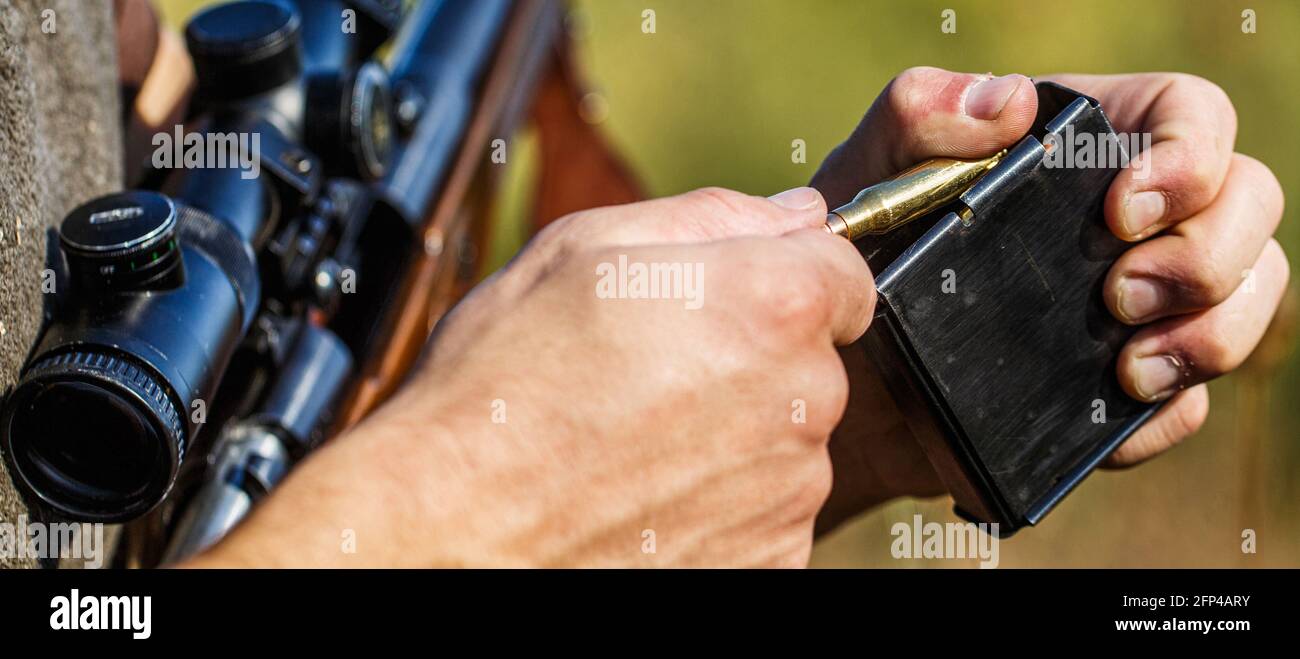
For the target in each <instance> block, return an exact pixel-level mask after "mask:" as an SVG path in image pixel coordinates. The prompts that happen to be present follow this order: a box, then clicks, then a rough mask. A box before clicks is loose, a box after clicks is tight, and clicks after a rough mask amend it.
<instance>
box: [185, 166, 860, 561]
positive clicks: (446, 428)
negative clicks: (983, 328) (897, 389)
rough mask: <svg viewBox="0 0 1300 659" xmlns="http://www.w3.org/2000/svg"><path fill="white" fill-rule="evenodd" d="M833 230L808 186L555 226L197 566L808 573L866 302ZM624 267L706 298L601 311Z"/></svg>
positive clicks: (853, 254) (694, 199)
mask: <svg viewBox="0 0 1300 659" xmlns="http://www.w3.org/2000/svg"><path fill="white" fill-rule="evenodd" d="M825 214H826V204H825V202H824V201H823V200H822V198H821V196H820V195H819V194H818V193H817V192H816V191H815V190H813V189H811V188H799V189H796V190H791V191H789V192H786V193H783V194H781V195H778V196H777V197H774V198H772V199H764V198H761V197H750V196H747V195H743V194H740V193H736V192H730V191H726V190H700V191H696V192H692V193H689V194H686V195H682V196H679V197H674V198H669V199H661V200H656V201H650V202H645V203H640V204H632V205H628V206H619V207H612V208H606V209H599V210H594V211H587V212H582V213H578V214H575V215H572V216H569V217H567V218H564V219H562V220H560V221H559V222H557V223H555V224H553V225H551V226H550V227H548V228H547V229H546V230H545V231H544V232H543V233H542V234H540V235H539V236H538V237H537V238H536V239H535V240H534V241H533V243H532V244H531V245H530V246H529V247H528V248H527V249H526V250H524V251H523V252H522V253H521V254H520V255H519V256H518V257H516V259H515V260H514V261H513V262H512V263H511V264H510V265H509V266H508V267H507V268H506V269H505V270H503V271H502V272H500V273H498V274H497V275H495V276H494V277H493V278H492V279H491V280H489V281H488V282H486V283H484V284H483V285H481V286H479V287H478V288H477V289H476V290H475V291H474V292H473V294H472V295H471V296H470V297H469V298H468V299H466V300H465V301H464V302H463V303H462V304H461V305H459V306H458V307H457V308H456V309H455V310H454V311H453V312H452V314H451V315H450V316H449V317H447V318H446V319H445V320H444V321H443V322H442V323H441V324H440V325H439V329H438V331H437V334H436V335H435V337H434V339H433V340H432V343H431V344H430V346H429V351H428V354H426V355H425V357H424V359H423V361H422V363H421V365H420V366H419V367H418V370H417V372H416V373H415V374H414V375H413V376H412V378H411V380H410V382H409V383H408V384H407V385H406V386H405V387H404V388H403V390H402V391H401V392H399V394H398V395H397V396H396V397H395V398H394V399H393V400H391V401H390V402H389V403H388V404H386V405H385V406H384V407H383V408H381V409H380V410H379V411H377V412H376V414H375V415H373V416H372V417H371V418H369V419H368V420H367V421H365V422H364V423H363V424H362V425H361V426H360V427H358V428H356V429H355V430H353V431H351V432H349V433H348V434H347V435H346V436H344V437H341V438H339V439H338V440H336V441H335V442H333V443H332V444H330V445H329V446H327V447H325V448H324V449H322V450H321V451H320V452H318V453H316V454H315V455H314V456H312V457H311V458H310V459H309V460H307V461H306V462H305V463H304V464H303V465H302V466H301V467H300V468H299V469H297V470H296V471H295V472H294V473H293V474H292V475H291V476H290V477H289V478H288V480H287V481H286V482H285V484H284V485H283V487H282V488H281V489H280V490H279V491H277V492H276V493H275V494H274V495H273V496H272V497H270V498H269V499H268V500H267V501H266V502H264V503H263V504H262V505H261V506H260V507H259V508H258V510H257V511H256V512H255V513H254V514H253V515H252V517H251V518H250V519H249V520H248V521H247V522H246V523H245V524H244V525H243V526H241V527H240V528H239V529H237V530H236V531H235V532H234V533H233V534H232V535H231V537H230V538H228V539H227V540H226V541H225V542H224V543H222V544H221V545H219V546H218V547H216V548H215V549H214V550H212V551H210V552H209V553H208V554H206V555H205V556H203V557H200V558H199V559H198V560H197V561H196V562H195V564H197V565H232V564H234V565H238V564H252V565H268V564H270V565H283V564H294V565H401V566H419V565H425V566H428V565H558V564H566V565H584V566H592V565H681V564H694V565H782V566H796V565H798V566H801V565H805V564H806V563H807V560H808V555H809V552H810V550H811V545H812V529H813V520H814V517H815V516H816V514H817V511H818V510H819V509H820V508H821V506H822V503H823V502H824V501H825V498H826V494H827V492H828V491H829V490H830V485H831V465H830V461H829V459H828V456H827V451H826V442H827V438H828V436H829V434H830V432H831V430H832V429H833V428H834V427H835V425H836V423H838V421H839V419H840V416H841V415H842V414H843V411H844V405H845V399H846V398H847V396H848V391H847V386H848V384H847V382H848V381H847V375H846V373H845V370H844V366H843V364H842V363H841V361H840V359H839V357H838V355H837V354H836V350H835V346H836V345H837V344H839V345H843V344H846V343H849V342H851V341H853V340H854V339H856V338H857V337H858V336H860V335H861V334H862V332H863V331H865V329H866V327H867V323H868V322H869V319H870V318H871V311H872V307H873V304H874V286H873V285H872V279H871V273H870V272H869V271H868V270H867V267H866V264H865V263H864V262H863V260H862V258H861V256H859V254H858V253H857V251H856V250H855V249H854V248H853V247H852V246H851V245H850V244H849V243H848V242H847V241H845V240H843V239H841V238H837V237H834V236H830V235H828V234H826V233H825V232H824V231H822V229H821V226H822V224H823V222H824V219H825ZM621 262H622V263H626V264H628V269H627V272H629V273H630V272H632V271H631V268H632V267H635V266H634V265H632V264H661V265H665V266H667V267H669V268H676V269H677V270H676V271H677V272H679V273H686V272H689V276H693V277H702V279H695V280H694V281H695V282H696V283H697V284H698V286H697V287H695V288H694V289H693V291H694V293H695V294H696V295H695V296H693V297H683V296H681V295H678V296H673V295H672V293H673V292H674V291H673V290H671V289H672V287H666V288H661V289H660V293H661V296H660V297H661V298H662V299H617V297H616V298H615V299H607V297H604V296H603V294H602V293H601V290H602V289H600V288H598V282H600V280H601V278H602V276H607V275H608V274H609V273H610V272H611V270H614V271H616V270H617V269H618V268H619V267H620V266H619V264H620V263H621ZM602 273H605V275H602ZM615 290H617V289H615ZM610 292H613V291H611V290H610V289H605V293H610ZM677 292H679V293H680V292H687V293H689V292H690V291H677ZM349 540H351V542H353V543H354V544H353V546H354V547H355V550H356V553H355V554H351V553H347V549H346V547H347V542H348V541H349Z"/></svg>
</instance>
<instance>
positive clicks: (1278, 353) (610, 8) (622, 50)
mask: <svg viewBox="0 0 1300 659" xmlns="http://www.w3.org/2000/svg"><path fill="white" fill-rule="evenodd" d="M160 4H161V5H162V6H163V9H164V11H165V13H166V16H167V19H168V20H169V21H170V22H172V23H173V24H176V25H179V24H180V23H181V22H182V21H183V20H184V18H185V17H186V16H187V15H188V14H189V12H191V11H192V10H193V9H194V8H196V7H198V6H200V5H202V4H206V3H204V2H199V1H196V0H160ZM1245 8H1250V9H1252V10H1254V11H1255V13H1256V19H1257V32H1256V33H1255V34H1243V32H1242V29H1241V28H1242V21H1243V18H1242V15H1241V14H1242V11H1243V9H1245ZM646 9H653V10H654V11H655V20H656V32H655V33H654V34H643V33H642V31H641V24H642V20H643V18H642V12H643V11H645V10H646ZM944 9H952V10H954V11H955V12H956V20H957V32H956V33H955V34H944V33H942V32H941V30H940V24H941V21H942V20H943V19H942V17H941V12H942V11H943V10H944ZM569 27H570V32H571V34H572V35H573V36H574V38H575V40H576V43H577V47H578V50H579V56H580V60H581V62H582V64H583V65H584V67H585V69H586V72H587V74H588V77H589V82H590V83H591V87H592V89H593V91H594V92H595V93H596V94H598V96H595V97H592V98H593V104H592V106H591V107H592V108H594V109H595V112H594V113H593V114H594V115H595V118H597V119H599V120H600V124H601V129H602V130H604V131H605V132H606V134H607V135H608V136H609V137H610V139H611V140H612V141H613V143H614V144H615V145H616V146H617V148H618V150H619V151H620V153H621V154H622V155H623V156H624V157H625V158H626V159H627V160H628V161H629V162H630V163H631V164H632V166H633V168H634V170H635V171H636V172H637V174H638V175H639V176H640V177H641V179H642V180H643V181H644V183H645V184H646V187H647V189H648V191H649V192H650V193H651V194H652V195H655V196H659V195H667V194H674V193H678V192H681V191H684V190H689V189H692V188H697V187H701V186H705V185H720V186H725V187H730V188H735V189H738V190H743V191H746V192H750V193H754V194H771V193H774V192H778V191H780V190H784V189H787V188H790V187H794V186H797V185H801V184H804V183H806V182H807V181H808V179H809V178H810V177H811V176H812V174H813V172H814V171H815V169H816V167H817V164H818V163H819V162H820V161H821V159H822V157H823V156H825V154H826V153H827V152H828V151H829V150H830V149H831V148H832V147H834V146H835V145H836V144H837V143H838V142H839V141H840V140H842V139H843V138H844V137H845V136H847V134H848V133H849V131H850V130H852V128H853V127H854V125H856V123H857V121H858V120H859V118H860V117H861V115H862V114H863V112H864V111H865V110H866V109H867V107H868V106H869V105H870V104H871V101H872V99H874V98H875V96H876V94H877V93H879V91H880V90H881V89H882V88H883V87H884V86H885V84H886V83H887V82H888V81H889V80H890V78H892V77H893V76H894V75H896V74H897V73H898V72H899V71H902V70H903V69H906V68H908V67H911V66H918V65H930V66H938V67H943V68H947V69H952V70H958V71H972V72H994V73H999V74H1001V73H1008V72H1019V73H1024V74H1027V75H1031V76H1032V75H1035V74H1046V73H1052V72H1060V71H1076V72H1090V73H1123V72H1137V71H1162V70H1167V71H1183V72H1187V73H1193V74H1196V75H1200V76H1202V77H1205V78H1208V79H1209V80H1212V81H1214V82H1216V83H1218V84H1219V85H1220V86H1221V87H1223V88H1224V90H1226V91H1227V92H1228V94H1229V95H1230V96H1231V97H1232V99H1233V101H1234V103H1235V104H1236V108H1237V113H1238V116H1239V129H1238V135H1237V150H1238V151H1241V152H1243V153H1247V154H1250V155H1252V156H1254V157H1256V158H1258V159H1260V160H1262V161H1263V162H1265V163H1267V164H1268V165H1269V166H1270V167H1272V169H1273V171H1274V172H1275V173H1276V174H1277V176H1278V178H1279V179H1280V180H1281V181H1282V184H1283V186H1284V188H1285V189H1286V192H1287V195H1288V197H1289V198H1290V199H1292V200H1298V199H1300V126H1298V125H1297V118H1300V2H1296V1H1295V0H1243V1H1239V2H1219V1H1212V0H1196V1H1189V0H1163V1H1149V2H1132V1H1131V0H1074V1H1070V2H1064V1H1060V0H1034V1H1024V0H998V1H991V0H942V1H938V2H933V1H922V0H907V1H903V0H898V1H888V2H886V1H875V2H872V1H866V2H864V1H861V0H577V1H576V2H574V3H573V5H572V12H571V16H570V21H569ZM795 139H803V140H805V142H806V144H807V149H808V153H807V163H806V164H795V163H792V162H791V158H790V153H791V141H792V140H795ZM513 144H514V147H513V149H512V164H511V166H510V167H511V169H510V172H509V174H508V175H507V177H506V186H505V188H506V189H505V191H504V193H503V199H502V203H501V204H499V210H498V215H499V217H498V218H497V231H496V236H497V240H496V241H495V244H494V245H493V246H492V252H491V259H492V262H493V263H501V262H503V261H504V259H505V258H507V257H508V255H509V254H511V253H513V251H514V250H515V249H517V248H518V247H519V245H520V244H521V243H522V241H523V240H524V238H525V237H524V236H523V228H522V227H523V226H524V223H523V221H522V218H524V217H525V216H526V213H527V209H526V203H525V200H526V199H527V198H528V192H529V190H530V186H531V185H532V180H533V171H532V167H531V152H532V151H533V138H532V136H531V134H530V132H529V131H528V130H524V131H523V132H522V133H521V135H519V136H517V138H516V140H515V141H514V142H513ZM1297 206H1300V204H1297V203H1294V202H1293V204H1292V206H1291V207H1290V208H1289V209H1288V210H1287V213H1286V215H1287V217H1286V219H1285V220H1284V222H1283V225H1282V228H1281V229H1280V231H1279V238H1280V239H1281V241H1282V243H1283V245H1284V246H1286V248H1287V250H1288V254H1289V258H1290V259H1291V263H1292V269H1293V271H1294V270H1296V264H1297V255H1300V226H1298V225H1297V222H1296V219H1297V218H1296V217H1295V216H1296V210H1295V209H1296V207H1297ZM1298 278H1300V277H1298ZM1293 279H1295V278H1293ZM1295 288H1296V285H1295V284H1294V283H1293V284H1292V289H1293V291H1292V298H1291V301H1292V303H1294V297H1295V291H1294V289H1295ZM1295 314H1296V311H1295V305H1294V304H1292V307H1291V311H1290V314H1289V315H1290V317H1292V318H1294V316H1295ZM1279 324H1284V323H1279ZM1284 329H1285V328H1278V327H1275V328H1274V331H1273V333H1272V334H1271V335H1270V337H1268V338H1267V339H1266V345H1265V346H1264V347H1263V348H1262V349H1261V350H1260V351H1258V352H1257V354H1256V356H1255V357H1254V358H1252V361H1251V362H1249V363H1248V364H1247V365H1246V366H1245V367H1243V368H1242V369H1241V370H1240V371H1239V372H1237V373H1235V374H1233V375H1231V376H1229V377H1226V378H1223V379H1221V380H1219V381H1217V382H1215V383H1214V384H1213V385H1212V386H1211V393H1210V396H1211V414H1210V419H1209V421H1208V423H1207V425H1206V427H1205V428H1204V429H1203V430H1202V431H1201V432H1200V433H1199V434H1198V435H1197V436H1195V437H1193V438H1192V439H1190V440H1188V441H1187V442H1186V443H1184V444H1183V445H1182V446H1180V447H1178V448H1177V449H1175V450H1173V451H1172V452H1171V453H1170V454H1168V455H1166V456H1163V457H1161V458H1159V459H1157V460H1154V461H1152V462H1150V463H1147V464H1145V465H1142V466H1140V467H1138V468H1135V469H1131V470H1128V471H1123V472H1101V473H1097V474H1095V475H1093V476H1091V477H1090V478H1089V479H1088V480H1087V481H1086V482H1085V483H1084V484H1083V485H1082V486H1081V487H1080V488H1079V490H1077V491H1076V492H1075V493H1074V494H1072V495H1071V496H1070V497H1068V498H1067V499H1066V500H1065V502H1064V503H1063V504H1062V505H1061V506H1060V507H1059V508H1058V509H1057V510H1055V511H1054V512H1053V513H1052V514H1050V515H1049V516H1048V517H1047V518H1046V520H1044V521H1043V523H1042V524H1041V525H1040V526H1039V527H1037V528H1035V529H1030V530H1027V531H1025V532H1022V533H1021V534H1019V535H1017V536H1016V537H1015V538H1013V539H1011V540H1008V541H1005V542H1003V543H1002V545H1001V565H1002V566H1004V567H1010V566H1137V567H1145V566H1150V567H1156V566H1169V567H1182V566H1224V567H1231V566H1300V405H1297V404H1296V403H1297V402H1300V401H1298V400H1297V399H1298V398H1300V360H1298V358H1297V355H1296V353H1295V352H1294V350H1293V343H1294V335H1293V333H1290V332H1287V331H1284ZM918 512H919V513H921V514H922V515H924V517H925V519H926V521H948V520H954V519H955V518H954V517H953V516H952V514H951V512H950V503H949V502H947V501H943V500H929V501H911V500H906V501H898V502H894V503H892V504H889V505H886V506H883V507H881V508H879V509H876V510H874V511H872V512H870V513H868V514H866V515H864V516H863V517H862V518H860V519H859V520H857V521H855V522H854V523H852V524H849V525H847V526H845V527H843V528H841V529H840V530H839V531H838V532H836V533H834V534H833V535H831V536H830V537H828V538H826V539H824V540H822V541H821V542H819V543H818V545H817V546H816V548H815V550H814V556H813V564H814V565H815V566H887V567H899V566H905V567H921V566H926V567H960V566H969V565H973V564H974V563H975V561H962V560H937V561H927V560H922V559H916V560H901V561H900V560H895V559H893V558H892V557H891V556H890V551H889V547H890V542H891V540H892V539H893V536H891V535H890V533H889V529H890V527H891V526H892V525H893V524H894V523H895V522H898V521H907V522H910V521H911V519H912V515H913V514H915V513H918ZM1244 529H1252V530H1254V531H1255V533H1256V537H1257V553H1255V554H1246V553H1243V552H1242V550H1241V545H1242V533H1243V530H1244Z"/></svg>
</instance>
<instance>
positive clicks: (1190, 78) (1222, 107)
mask: <svg viewBox="0 0 1300 659" xmlns="http://www.w3.org/2000/svg"><path fill="white" fill-rule="evenodd" d="M1176 84H1181V85H1183V86H1185V87H1187V88H1188V89H1189V90H1190V91H1191V92H1192V93H1194V94H1195V95H1197V96H1199V97H1200V98H1202V99H1204V102H1206V103H1208V104H1209V105H1211V106H1212V107H1214V109H1215V111H1216V112H1217V113H1218V114H1219V115H1220V116H1222V117H1223V118H1224V119H1225V120H1226V121H1227V122H1228V123H1229V124H1230V125H1231V126H1233V128H1234V129H1235V128H1236V125H1237V109H1236V108H1235V107H1234V106H1233V105H1232V98H1231V97H1230V96H1228V92H1226V91H1224V90H1223V88H1222V87H1220V86H1219V85H1218V84H1217V83H1215V82H1213V81H1211V80H1207V79H1205V78H1202V77H1200V76H1198V75H1192V74H1189V73H1179V74H1177V81H1176Z"/></svg>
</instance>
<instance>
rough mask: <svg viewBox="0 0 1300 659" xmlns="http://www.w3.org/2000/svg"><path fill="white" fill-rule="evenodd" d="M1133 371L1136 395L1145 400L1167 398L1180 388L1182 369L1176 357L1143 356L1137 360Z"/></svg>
mask: <svg viewBox="0 0 1300 659" xmlns="http://www.w3.org/2000/svg"><path fill="white" fill-rule="evenodd" d="M1135 373H1136V376H1137V378H1136V381H1135V382H1134V385H1135V387H1136V389H1137V393H1138V396H1139V397H1141V398H1142V399H1143V400H1146V401H1156V400H1160V399H1162V398H1168V397H1169V396H1171V395H1173V393H1174V392H1175V391H1178V390H1179V389H1181V388H1182V382H1183V369H1182V364H1181V363H1179V361H1178V359H1177V358H1176V357H1171V356H1169V355H1156V356H1153V357H1143V358H1141V359H1139V360H1138V361H1137V366H1136V368H1135Z"/></svg>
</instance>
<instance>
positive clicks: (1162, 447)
mask: <svg viewBox="0 0 1300 659" xmlns="http://www.w3.org/2000/svg"><path fill="white" fill-rule="evenodd" d="M1209 412H1210V393H1209V388H1207V387H1206V386H1205V385H1203V384H1199V385H1196V386H1195V387H1192V388H1191V389H1188V390H1186V391H1180V392H1178V395H1176V396H1174V397H1173V398H1172V399H1171V400H1170V401H1169V402H1168V403H1165V404H1164V406H1163V407H1161V408H1160V409H1159V410H1156V413H1155V414H1153V415H1152V416H1151V420H1149V421H1147V422H1146V423H1145V424H1143V425H1142V427H1141V428H1138V429H1137V431H1136V432H1134V433H1133V436H1131V437H1129V438H1128V439H1126V440H1124V443H1123V444H1120V446H1119V448H1117V449H1115V452H1114V453H1111V454H1110V455H1109V456H1108V457H1107V458H1106V460H1105V462H1103V463H1102V466H1103V467H1106V468H1108V469H1122V468H1124V467H1132V466H1133V465H1136V464H1138V463H1140V462H1142V461H1144V460H1146V459H1148V458H1152V457H1155V456H1157V455H1159V454H1161V453H1164V452H1165V451H1168V450H1169V449H1171V448H1173V447H1174V446H1176V445H1177V444H1178V443H1179V442H1181V441H1183V440H1184V439H1186V438H1187V437H1189V436H1191V435H1193V434H1195V433H1196V431H1198V430H1200V429H1201V426H1202V425H1203V424H1204V423H1205V417H1206V416H1207V415H1208V414H1209Z"/></svg>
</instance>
